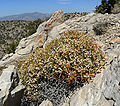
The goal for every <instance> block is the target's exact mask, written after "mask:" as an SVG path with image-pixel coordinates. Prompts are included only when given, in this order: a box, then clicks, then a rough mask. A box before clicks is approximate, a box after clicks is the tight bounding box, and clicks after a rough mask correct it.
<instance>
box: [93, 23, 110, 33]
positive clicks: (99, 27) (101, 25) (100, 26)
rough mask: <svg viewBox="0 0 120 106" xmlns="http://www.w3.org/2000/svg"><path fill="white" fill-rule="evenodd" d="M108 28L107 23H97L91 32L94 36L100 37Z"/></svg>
mask: <svg viewBox="0 0 120 106" xmlns="http://www.w3.org/2000/svg"><path fill="white" fill-rule="evenodd" d="M108 26H109V22H99V23H97V24H96V25H94V26H93V30H94V32H95V34H96V35H102V34H104V33H106V31H107V29H108Z"/></svg>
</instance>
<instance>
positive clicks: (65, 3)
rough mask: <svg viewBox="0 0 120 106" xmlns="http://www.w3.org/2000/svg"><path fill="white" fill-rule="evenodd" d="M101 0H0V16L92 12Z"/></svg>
mask: <svg viewBox="0 0 120 106" xmlns="http://www.w3.org/2000/svg"><path fill="white" fill-rule="evenodd" d="M100 2H101V0H0V17H2V16H8V15H15V14H21V13H31V12H41V13H53V12H55V11H56V10H59V9H62V10H63V11H64V12H92V11H93V10H94V9H95V6H96V5H99V4H100Z"/></svg>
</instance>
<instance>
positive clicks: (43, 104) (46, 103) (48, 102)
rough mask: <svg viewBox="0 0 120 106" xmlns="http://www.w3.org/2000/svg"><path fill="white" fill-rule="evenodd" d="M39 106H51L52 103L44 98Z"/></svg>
mask: <svg viewBox="0 0 120 106" xmlns="http://www.w3.org/2000/svg"><path fill="white" fill-rule="evenodd" d="M39 106H53V104H52V102H50V101H49V100H45V101H43V102H42V103H41V104H40V105H39Z"/></svg>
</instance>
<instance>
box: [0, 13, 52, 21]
mask: <svg viewBox="0 0 120 106" xmlns="http://www.w3.org/2000/svg"><path fill="white" fill-rule="evenodd" d="M50 16H51V14H49V13H39V12H33V13H23V14H18V15H10V16H5V17H0V21H6V20H9V21H10V20H26V21H33V20H37V19H38V18H41V19H44V18H47V17H50Z"/></svg>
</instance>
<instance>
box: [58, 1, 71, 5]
mask: <svg viewBox="0 0 120 106" xmlns="http://www.w3.org/2000/svg"><path fill="white" fill-rule="evenodd" d="M58 3H59V4H71V3H72V2H71V1H70V0H59V1H58Z"/></svg>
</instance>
